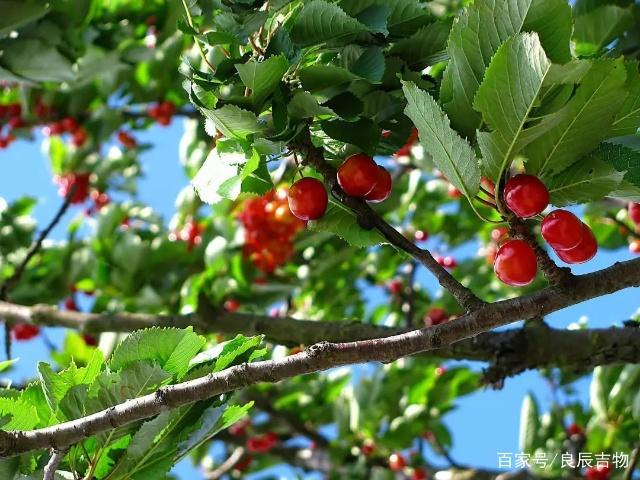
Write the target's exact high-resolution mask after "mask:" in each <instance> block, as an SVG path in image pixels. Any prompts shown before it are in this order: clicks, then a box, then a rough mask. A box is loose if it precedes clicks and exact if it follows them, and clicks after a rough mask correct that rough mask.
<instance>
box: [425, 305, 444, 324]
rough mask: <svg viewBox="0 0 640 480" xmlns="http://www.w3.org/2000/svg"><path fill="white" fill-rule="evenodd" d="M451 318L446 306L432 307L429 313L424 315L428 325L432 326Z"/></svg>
mask: <svg viewBox="0 0 640 480" xmlns="http://www.w3.org/2000/svg"><path fill="white" fill-rule="evenodd" d="M448 319H449V315H447V312H446V311H445V310H444V308H440V307H433V308H430V309H429V311H428V312H427V314H426V315H425V317H424V324H425V326H427V327H431V326H433V325H440V324H441V323H444V322H446V321H447V320H448Z"/></svg>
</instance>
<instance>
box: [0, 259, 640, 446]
mask: <svg viewBox="0 0 640 480" xmlns="http://www.w3.org/2000/svg"><path fill="white" fill-rule="evenodd" d="M638 286H640V259H636V260H630V261H626V262H621V263H616V264H615V265H613V266H611V267H609V268H606V269H604V270H600V271H598V272H594V273H591V274H588V275H582V276H577V277H575V280H574V281H573V283H572V285H571V287H570V288H569V287H565V288H563V289H557V288H555V287H548V288H545V289H543V290H540V291H538V292H535V293H532V294H529V295H526V296H523V297H518V298H513V299H509V300H503V301H500V302H496V303H493V304H491V305H485V306H483V307H482V308H479V309H478V310H475V311H473V312H470V313H467V314H465V315H463V316H461V317H459V318H457V319H455V320H452V321H450V322H447V323H443V324H440V325H436V326H434V327H429V328H423V329H420V330H414V331H411V332H406V333H402V334H399V335H393V336H391V337H387V338H379V339H371V340H362V341H357V342H345V343H328V342H322V343H318V344H316V345H312V346H311V347H309V348H308V349H306V350H305V351H303V352H301V353H298V354H296V355H291V356H288V357H285V358H282V359H277V360H266V361H260V362H255V363H251V364H247V363H244V364H241V365H238V366H234V367H231V368H228V369H227V370H223V371H221V372H217V373H212V374H209V375H206V376H204V377H202V378H198V379H195V380H191V381H187V382H183V383H179V384H175V385H168V386H165V387H161V388H160V389H158V390H157V391H156V392H154V393H151V394H148V395H145V396H142V397H139V398H135V399H131V400H127V401H125V402H123V403H121V404H119V405H116V406H114V407H111V408H109V409H107V410H103V411H101V412H97V413H95V414H92V415H88V416H86V417H84V418H80V419H77V420H73V421H69V422H65V423H61V424H58V425H54V426H51V427H46V428H41V429H37V430H31V431H12V432H0V455H1V456H4V457H6V456H12V455H16V454H19V453H22V452H27V451H32V450H37V449H42V448H54V449H61V448H65V447H67V446H69V445H72V444H74V443H76V442H78V441H80V440H82V439H84V438H88V437H90V436H92V435H95V434H97V433H100V432H103V431H106V430H110V429H113V428H117V427H119V426H121V425H126V424H130V423H132V422H136V421H139V420H143V419H146V418H150V417H153V416H155V415H158V414H159V413H161V412H163V411H165V410H168V409H173V408H176V407H179V406H182V405H186V404H190V403H193V402H195V401H198V400H202V399H206V398H210V397H212V396H214V395H220V394H223V393H226V392H231V391H234V390H238V389H240V388H243V387H246V386H249V385H253V384H255V383H259V382H271V383H275V382H279V381H282V380H285V379H287V378H291V377H293V376H297V375H304V374H308V373H314V372H318V371H322V370H327V369H329V368H333V367H340V366H345V365H351V364H356V363H366V362H373V361H379V362H391V361H394V360H396V359H398V358H400V357H403V356H407V355H413V354H416V353H419V352H424V351H430V350H435V349H438V348H443V347H445V346H447V345H451V344H453V343H455V342H458V341H460V340H463V339H466V338H470V337H473V336H475V335H478V334H479V333H482V332H486V331H488V330H491V329H493V328H496V327H499V326H502V325H507V324H509V323H512V322H515V321H518V320H520V319H527V318H532V317H536V316H541V315H546V314H549V313H552V312H554V311H557V310H560V309H562V308H565V307H568V306H571V305H575V304H577V303H580V302H583V301H585V300H588V299H591V298H595V297H599V296H603V295H607V294H609V293H613V292H615V291H618V290H622V289H624V288H628V287H638Z"/></svg>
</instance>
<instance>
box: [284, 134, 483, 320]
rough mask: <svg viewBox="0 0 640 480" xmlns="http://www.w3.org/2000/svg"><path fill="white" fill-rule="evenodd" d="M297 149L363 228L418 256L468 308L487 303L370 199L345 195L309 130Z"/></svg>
mask: <svg viewBox="0 0 640 480" xmlns="http://www.w3.org/2000/svg"><path fill="white" fill-rule="evenodd" d="M292 147H293V149H294V150H297V151H299V152H301V153H302V154H303V156H304V162H305V164H308V165H311V166H312V167H313V168H315V169H316V170H317V171H318V172H320V173H321V174H322V176H323V177H324V180H325V183H326V184H327V185H328V187H329V189H330V190H331V191H333V192H334V193H335V194H336V196H337V197H338V198H339V199H340V201H341V203H343V204H344V205H345V206H347V207H348V208H350V209H351V210H352V211H353V212H354V213H355V214H356V217H357V219H358V223H359V224H360V225H361V226H362V227H363V228H375V229H376V230H378V231H379V232H380V233H381V234H382V236H383V237H384V238H385V239H386V240H387V241H388V242H389V243H391V244H392V245H394V246H395V247H396V248H398V249H400V250H403V251H404V252H406V253H408V254H409V255H410V256H411V257H413V258H414V259H415V260H417V261H418V262H420V263H421V264H422V265H424V266H425V267H426V268H427V269H429V271H430V272H431V273H432V274H433V275H434V276H435V277H436V279H437V280H438V282H439V283H440V285H441V286H442V287H443V288H444V289H446V290H447V291H449V292H450V293H451V294H452V295H453V296H454V297H455V299H456V300H457V301H458V303H459V304H460V305H462V306H463V307H464V308H465V309H466V310H467V311H470V310H473V309H475V308H479V307H481V306H482V305H484V304H485V303H484V302H483V301H482V300H480V299H479V298H478V297H476V296H475V295H474V293H473V292H472V291H471V290H469V289H468V288H467V287H465V286H464V285H462V284H461V283H460V282H458V280H456V279H455V278H454V277H453V275H451V274H450V273H449V272H448V271H447V270H446V269H445V268H444V267H442V266H441V265H440V264H439V263H438V262H437V261H436V259H435V258H433V256H432V255H431V253H430V252H429V251H428V250H423V249H421V248H420V247H418V246H417V245H416V244H415V243H413V242H411V241H410V240H409V239H407V238H406V237H405V236H404V235H402V234H401V233H400V232H398V231H397V230H396V229H395V228H393V227H392V226H391V225H389V224H388V223H387V222H385V221H384V220H383V219H382V217H380V216H379V215H377V214H376V213H375V212H374V211H373V210H372V209H371V207H369V205H367V202H365V201H364V200H362V199H359V198H354V197H350V196H348V195H346V194H345V193H344V191H343V190H342V189H341V188H340V186H339V185H338V180H337V177H336V173H337V172H336V169H335V168H333V166H331V165H330V164H329V163H327V162H326V161H325V158H324V150H323V149H322V148H320V147H316V146H314V145H313V144H312V143H311V139H310V137H309V132H308V131H306V132H303V133H302V134H301V135H300V139H299V140H297V141H296V142H294V143H293V144H292Z"/></svg>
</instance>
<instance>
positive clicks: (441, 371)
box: [436, 365, 447, 377]
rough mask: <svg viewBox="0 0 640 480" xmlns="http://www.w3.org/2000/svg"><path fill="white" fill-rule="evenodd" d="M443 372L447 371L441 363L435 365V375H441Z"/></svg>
mask: <svg viewBox="0 0 640 480" xmlns="http://www.w3.org/2000/svg"><path fill="white" fill-rule="evenodd" d="M445 373H447V369H446V367H443V366H442V365H440V366H438V367H436V377H441V376H443V375H444V374H445Z"/></svg>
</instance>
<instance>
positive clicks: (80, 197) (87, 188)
mask: <svg viewBox="0 0 640 480" xmlns="http://www.w3.org/2000/svg"><path fill="white" fill-rule="evenodd" d="M53 181H54V182H55V183H56V185H58V195H60V197H62V198H67V196H68V195H71V199H70V202H71V204H73V205H78V204H82V203H84V202H85V201H86V200H87V199H88V198H91V200H92V201H93V206H92V207H91V208H88V209H87V210H86V214H87V215H92V214H93V213H95V212H99V211H100V210H102V208H103V207H105V206H107V205H108V204H109V202H110V201H111V199H110V198H109V195H108V194H107V193H105V192H101V191H99V190H96V189H92V188H91V174H90V173H88V172H82V173H66V174H64V175H56V176H55V177H53Z"/></svg>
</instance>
